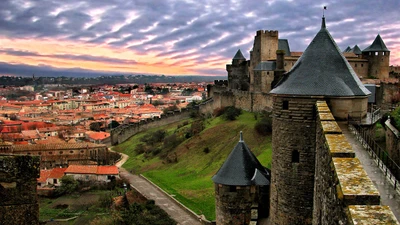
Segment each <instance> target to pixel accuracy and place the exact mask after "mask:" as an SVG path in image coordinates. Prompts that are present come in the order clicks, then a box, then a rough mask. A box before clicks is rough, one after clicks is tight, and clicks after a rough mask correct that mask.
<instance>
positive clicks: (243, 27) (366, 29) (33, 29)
mask: <svg viewBox="0 0 400 225" xmlns="http://www.w3.org/2000/svg"><path fill="white" fill-rule="evenodd" d="M260 5H264V7H260ZM360 5H362V6H363V7H359V6H360ZM0 6H1V7H0V8H1V10H0V15H2V16H1V17H0V29H1V30H2V31H3V32H2V34H1V35H0V43H2V47H0V74H2V75H8V76H10V75H15V76H32V74H35V76H50V75H46V74H51V76H54V77H59V76H67V77H70V76H78V77H85V76H90V77H94V76H95V77H97V76H109V75H113V74H114V75H122V74H132V75H133V74H140V75H141V74H148V75H165V76H227V72H226V70H225V65H226V64H229V63H231V60H232V57H233V56H234V55H235V53H236V51H237V50H238V49H240V50H241V51H242V53H243V54H244V56H245V57H246V59H249V51H250V50H251V48H252V44H253V40H254V36H255V34H256V31H257V30H277V31H278V32H279V38H281V39H287V40H288V41H289V45H290V49H291V51H297V52H298V51H300V52H303V51H304V50H305V48H306V47H307V46H308V45H309V43H310V41H311V40H312V38H313V37H314V36H315V35H316V34H317V32H318V31H319V29H320V25H321V18H322V15H323V13H324V14H325V18H326V25H327V28H328V30H329V31H330V33H331V35H332V37H333V38H334V39H335V41H336V43H337V44H338V46H339V48H340V49H341V51H343V50H344V49H345V48H346V47H347V46H350V47H353V46H355V45H358V46H359V47H360V48H361V50H363V49H365V48H366V47H368V46H369V45H370V44H372V42H373V41H374V39H375V37H376V36H377V35H378V34H380V36H381V37H382V39H383V41H384V42H385V44H386V46H387V47H388V49H389V50H390V51H391V61H390V65H399V64H400V40H399V39H400V38H399V37H400V35H399V34H400V30H399V29H398V28H399V27H400V21H399V20H395V19H393V18H398V12H397V9H398V8H400V2H399V1H396V0H389V1H385V2H384V3H382V2H375V1H373V2H369V3H368V4H365V2H364V1H360V0H357V1H352V2H347V1H343V2H337V1H333V0H329V1H325V2H324V3H323V4H322V3H315V2H314V1H310V0H301V1H278V0H275V1H266V2H264V3H259V2H257V1H232V2H227V1H222V0H219V1H213V2H212V3H211V2H205V3H197V2H190V1H176V0H167V1H162V2H160V1H156V0H152V1H145V2H142V1H135V0H129V1H125V2H122V3H121V2H119V1H117V0H110V1H106V2H102V1H80V0H79V1H78V0H72V1H70V2H68V3H65V2H59V1H55V0H44V1H41V2H40V3H38V2H36V1H33V0H26V1H23V2H19V1H12V0H5V1H2V2H1V3H0ZM324 6H327V10H323V7H324ZM5 46H7V47H5ZM0 76H1V75H0Z"/></svg>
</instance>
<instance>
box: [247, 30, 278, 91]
mask: <svg viewBox="0 0 400 225" xmlns="http://www.w3.org/2000/svg"><path fill="white" fill-rule="evenodd" d="M276 50H278V31H277V30H270V31H269V30H265V31H264V30H259V31H257V34H256V36H255V37H254V44H253V50H252V51H250V62H251V64H250V69H249V73H250V87H251V91H253V92H261V91H262V86H263V82H262V80H263V77H262V73H261V72H257V71H253V69H254V68H255V67H256V66H257V65H258V64H259V63H260V62H265V61H268V60H274V59H276Z"/></svg>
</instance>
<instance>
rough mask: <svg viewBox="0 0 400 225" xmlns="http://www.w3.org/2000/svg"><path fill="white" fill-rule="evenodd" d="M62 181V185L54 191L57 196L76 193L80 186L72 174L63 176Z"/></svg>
mask: <svg viewBox="0 0 400 225" xmlns="http://www.w3.org/2000/svg"><path fill="white" fill-rule="evenodd" d="M60 183H61V185H60V186H59V187H58V188H56V190H55V191H54V194H55V195H57V196H60V195H63V194H71V193H74V192H75V191H77V190H78V187H79V182H78V181H76V180H75V179H74V177H72V176H63V177H62V178H61V180H60Z"/></svg>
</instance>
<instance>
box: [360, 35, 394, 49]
mask: <svg viewBox="0 0 400 225" xmlns="http://www.w3.org/2000/svg"><path fill="white" fill-rule="evenodd" d="M363 52H390V51H389V49H388V48H387V47H386V45H385V43H384V42H383V40H382V38H381V36H380V35H379V34H378V36H376V38H375V40H374V42H372V44H371V45H370V46H368V47H367V48H366V49H364V50H363Z"/></svg>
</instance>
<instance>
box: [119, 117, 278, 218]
mask: <svg viewBox="0 0 400 225" xmlns="http://www.w3.org/2000/svg"><path fill="white" fill-rule="evenodd" d="M192 122H193V120H188V121H187V122H185V121H181V122H180V123H176V124H170V125H168V126H165V127H160V128H158V129H151V130H148V131H146V132H142V133H139V134H137V135H135V136H133V137H132V138H130V139H129V140H128V141H126V142H124V143H122V144H120V145H118V146H115V147H114V148H113V149H114V150H115V151H118V152H123V153H125V154H128V155H129V156H130V158H129V160H128V161H127V162H126V163H125V164H124V166H123V167H124V168H126V169H128V170H130V171H132V172H134V173H142V174H143V175H144V176H146V177H147V178H149V179H150V180H152V181H153V182H154V183H156V184H157V185H159V186H160V187H161V188H163V189H164V190H165V191H167V192H168V193H169V194H171V195H173V196H175V198H177V199H178V200H179V201H180V202H182V203H183V204H184V205H186V206H187V207H189V208H190V209H192V210H193V211H195V212H196V213H197V214H204V215H205V216H206V218H207V219H209V220H213V219H215V205H214V201H215V200H214V187H213V182H212V180H211V177H212V176H213V175H214V174H215V173H216V172H217V171H218V169H219V168H220V166H221V165H222V163H223V162H224V161H225V160H226V158H227V156H228V155H229V153H230V152H231V151H232V149H233V148H234V146H235V145H236V144H237V143H238V141H239V132H240V131H243V136H244V141H245V143H246V144H247V145H248V146H249V147H250V149H251V150H252V151H253V152H254V154H255V155H256V156H257V158H258V159H259V160H260V162H261V163H262V164H263V165H264V166H266V167H269V168H270V166H271V165H270V163H271V136H261V135H259V134H258V133H257V132H256V131H255V129H254V125H255V124H256V122H257V120H256V117H255V116H254V114H252V113H248V112H243V114H242V115H240V116H239V117H238V119H237V120H234V121H225V120H224V119H222V118H221V117H216V118H210V119H206V120H205V122H204V124H205V129H204V130H203V131H201V132H200V133H199V134H196V135H194V136H192V137H190V138H188V139H185V140H184V141H183V142H182V143H180V144H179V145H177V146H176V147H174V148H173V149H172V150H171V151H170V152H169V153H168V154H169V155H173V156H175V157H176V160H177V162H173V163H171V162H168V160H166V158H167V157H165V155H166V154H163V152H161V153H160V154H158V155H155V156H153V155H152V154H147V155H146V154H145V153H142V154H137V153H136V152H135V150H134V149H135V148H136V147H137V146H138V145H139V143H140V142H141V140H143V137H145V136H146V135H149V134H153V133H154V132H155V131H157V130H165V131H166V133H167V134H173V133H175V134H179V133H182V132H184V131H187V129H188V128H189V127H190V126H191V123H192ZM185 124H186V125H185ZM152 132H153V133H152ZM162 151H164V149H163V150H162ZM161 158H163V159H161Z"/></svg>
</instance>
